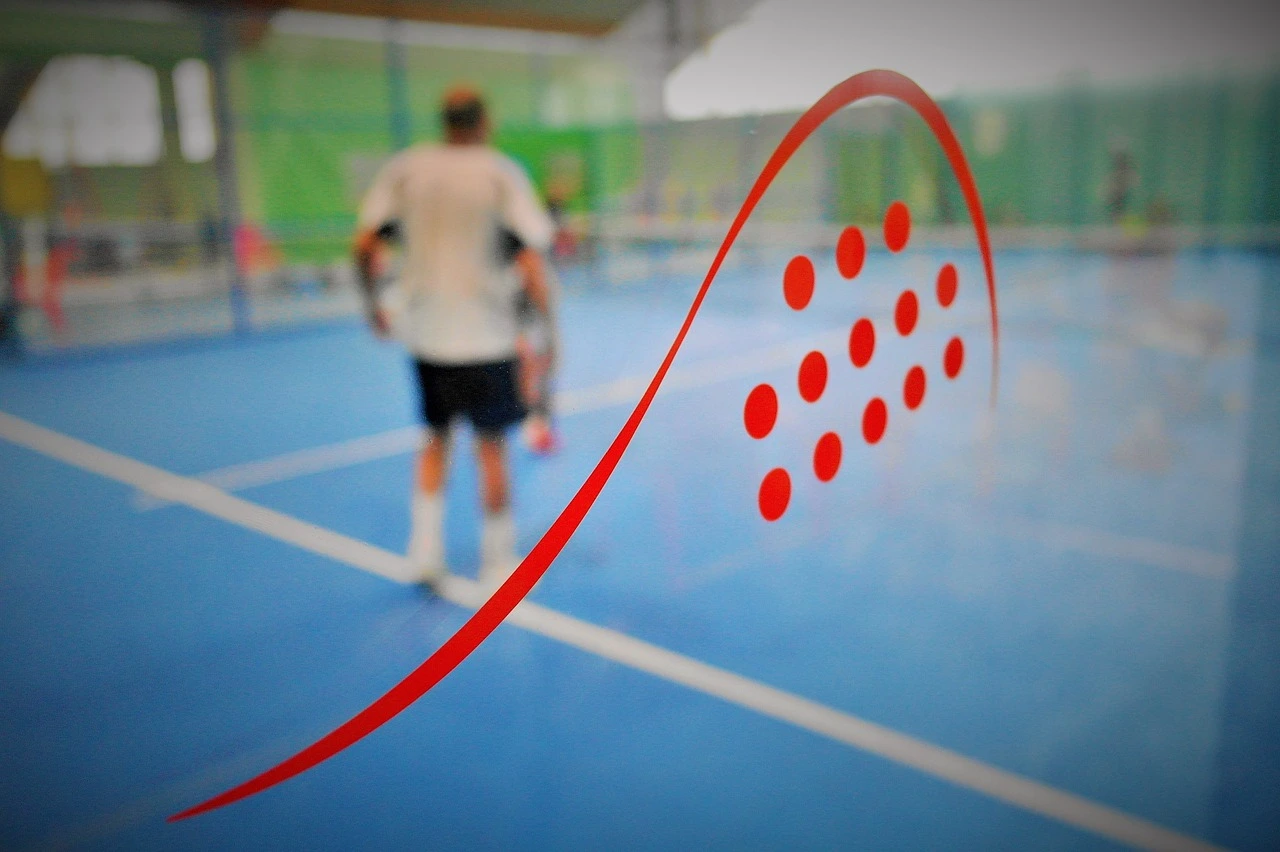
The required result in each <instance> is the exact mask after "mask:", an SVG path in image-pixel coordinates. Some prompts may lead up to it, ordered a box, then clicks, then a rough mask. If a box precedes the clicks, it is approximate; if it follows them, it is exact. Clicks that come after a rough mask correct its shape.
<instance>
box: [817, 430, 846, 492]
mask: <svg viewBox="0 0 1280 852" xmlns="http://www.w3.org/2000/svg"><path fill="white" fill-rule="evenodd" d="M840 452H841V449H840V436H839V435H837V434H836V433H835V432H828V433H827V434H825V435H823V436H822V437H821V438H819V439H818V444H817V446H815V447H814V448H813V472H814V474H815V475H816V476H817V477H818V479H821V480H822V481H823V482H830V481H831V480H832V479H833V478H834V477H835V475H836V471H838V470H839V469H840Z"/></svg>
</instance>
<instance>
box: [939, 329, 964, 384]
mask: <svg viewBox="0 0 1280 852" xmlns="http://www.w3.org/2000/svg"><path fill="white" fill-rule="evenodd" d="M963 366H964V344H963V343H962V342H960V338H958V337H953V338H951V342H950V343H948V344H947V352H946V354H945V355H944V356H943V358H942V369H943V370H945V371H946V373H947V378H948V379H954V378H955V377H956V376H958V375H960V368H961V367H963Z"/></svg>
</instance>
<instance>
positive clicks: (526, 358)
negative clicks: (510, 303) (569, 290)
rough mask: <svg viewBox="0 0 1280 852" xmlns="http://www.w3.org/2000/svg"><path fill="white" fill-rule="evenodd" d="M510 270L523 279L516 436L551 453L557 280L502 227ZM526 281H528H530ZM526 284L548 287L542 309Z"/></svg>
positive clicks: (555, 438) (556, 443) (556, 444)
mask: <svg viewBox="0 0 1280 852" xmlns="http://www.w3.org/2000/svg"><path fill="white" fill-rule="evenodd" d="M504 236H505V238H506V239H507V241H508V246H509V254H510V255H511V259H512V267H513V271H514V272H515V274H516V275H518V276H519V277H520V278H521V279H522V283H521V286H520V288H519V291H518V293H517V296H516V315H517V316H518V317H519V321H520V334H519V337H518V338H517V340H516V350H517V352H518V353H519V355H520V393H521V395H522V396H523V398H524V403H525V406H526V407H527V408H528V409H529V416H528V417H527V418H526V419H525V421H524V428H523V429H522V431H521V438H522V440H523V441H524V444H525V446H526V447H528V448H529V449H530V450H532V451H533V452H535V453H537V454H538V455H550V454H551V453H554V452H555V451H556V450H557V449H559V448H560V437H559V435H558V434H557V432H556V429H555V423H554V421H553V420H552V412H551V403H552V399H553V391H552V384H553V382H552V379H553V378H554V375H555V370H556V362H557V360H558V357H559V348H560V342H559V336H558V333H557V328H558V325H557V321H556V317H555V307H556V304H557V302H558V301H559V295H560V286H559V282H558V281H557V280H556V276H555V273H554V272H553V271H552V267H551V265H550V264H548V263H547V262H546V261H545V259H544V258H543V257H542V255H541V254H539V253H538V252H536V251H532V250H531V249H529V248H528V247H527V246H525V245H524V244H523V243H522V242H521V241H520V239H519V238H518V237H516V236H515V235H514V234H511V233H510V232H507V233H506V234H505V235H504ZM529 282H533V284H532V287H530V286H529ZM531 289H543V290H545V291H546V293H547V311H546V312H545V313H544V312H543V311H542V310H540V309H539V308H538V306H537V305H536V304H534V301H533V298H532V297H531V296H530V295H529V294H530V290H531Z"/></svg>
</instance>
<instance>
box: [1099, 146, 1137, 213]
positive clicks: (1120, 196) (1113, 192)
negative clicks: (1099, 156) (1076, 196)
mask: <svg viewBox="0 0 1280 852" xmlns="http://www.w3.org/2000/svg"><path fill="white" fill-rule="evenodd" d="M1137 188H1138V167H1137V166H1136V165H1134V162H1133V157H1132V155H1130V154H1129V149H1128V148H1127V147H1126V146H1125V145H1123V144H1121V143H1116V144H1115V145H1113V146H1112V148H1111V171H1110V172H1109V173H1108V175H1107V186H1106V196H1107V220H1108V221H1110V222H1111V224H1113V225H1119V224H1122V223H1123V222H1124V218H1125V216H1126V214H1128V212H1129V202H1130V199H1131V197H1132V195H1133V191H1134V190H1135V189H1137Z"/></svg>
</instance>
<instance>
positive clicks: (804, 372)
mask: <svg viewBox="0 0 1280 852" xmlns="http://www.w3.org/2000/svg"><path fill="white" fill-rule="evenodd" d="M826 389H827V359H826V358H825V357H824V356H823V354H822V353H821V352H810V353H809V354H808V355H806V356H804V360H803V361H801V362H800V396H801V398H802V399H804V401H805V402H817V401H818V398H819V397H820V396H822V392H823V391H824V390H826Z"/></svg>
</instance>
